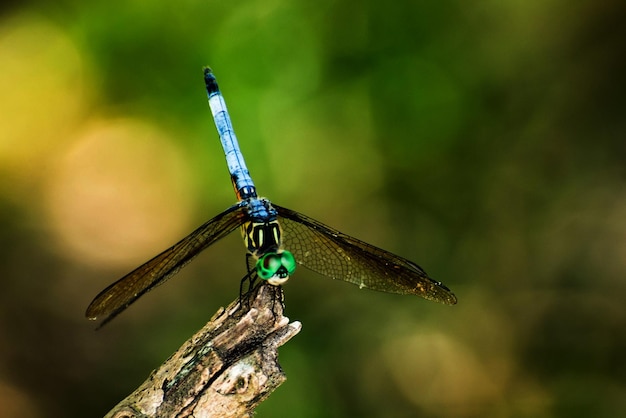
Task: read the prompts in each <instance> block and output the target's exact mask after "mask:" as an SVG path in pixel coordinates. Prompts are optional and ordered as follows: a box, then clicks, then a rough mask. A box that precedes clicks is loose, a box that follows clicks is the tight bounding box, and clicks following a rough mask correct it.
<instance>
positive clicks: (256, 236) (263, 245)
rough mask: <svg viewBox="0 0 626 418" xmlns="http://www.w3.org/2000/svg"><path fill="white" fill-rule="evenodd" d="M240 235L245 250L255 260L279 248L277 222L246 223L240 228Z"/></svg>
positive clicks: (279, 233) (278, 226)
mask: <svg viewBox="0 0 626 418" xmlns="http://www.w3.org/2000/svg"><path fill="white" fill-rule="evenodd" d="M241 235H242V236H243V241H244V244H245V246H246V249H247V250H248V252H249V253H250V254H252V255H253V256H254V257H256V258H261V257H262V256H263V255H265V254H267V253H270V252H274V253H275V252H277V251H278V249H279V248H280V245H281V241H280V237H281V231H280V225H279V224H278V221H276V220H274V221H267V222H253V221H250V222H246V223H245V224H243V225H242V226H241Z"/></svg>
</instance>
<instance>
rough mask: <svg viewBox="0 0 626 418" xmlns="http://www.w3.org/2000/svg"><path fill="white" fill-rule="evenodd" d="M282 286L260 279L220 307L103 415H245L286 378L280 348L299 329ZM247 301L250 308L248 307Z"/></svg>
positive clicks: (120, 417) (125, 417) (128, 417)
mask: <svg viewBox="0 0 626 418" xmlns="http://www.w3.org/2000/svg"><path fill="white" fill-rule="evenodd" d="M282 296H283V293H282V288H280V287H278V286H272V285H269V284H263V285H261V286H258V287H257V288H256V289H254V290H253V291H251V292H249V295H247V296H245V297H243V298H242V303H243V309H239V307H240V303H239V301H235V302H233V303H231V304H230V305H229V306H228V308H226V309H223V308H220V310H219V311H218V312H217V313H216V314H215V315H214V316H213V318H212V319H211V320H210V321H209V322H208V323H207V324H206V325H205V326H204V327H203V328H202V329H201V330H200V331H198V332H197V333H196V334H195V335H194V336H193V337H191V338H190V339H189V340H187V342H185V343H184V344H183V345H182V346H181V347H180V349H178V351H176V352H175V353H174V354H173V355H172V356H171V357H170V358H169V359H167V360H166V361H165V363H163V364H162V365H161V366H160V367H159V369H158V370H156V371H153V372H152V374H151V375H150V377H149V378H148V379H147V380H146V381H145V382H144V383H143V384H142V385H141V386H140V387H139V388H137V390H135V392H133V393H132V394H130V395H129V396H128V397H127V398H126V399H124V400H123V401H122V402H120V403H119V404H118V405H117V406H116V407H115V408H113V409H112V410H111V411H110V412H109V413H108V414H107V415H106V417H105V418H107V417H114V418H131V417H132V418H139V417H141V418H145V417H187V416H193V417H194V418H201V417H248V416H251V415H252V413H253V411H254V409H255V408H256V407H257V406H258V405H259V404H260V403H261V402H262V401H263V400H265V399H266V398H267V397H268V396H269V395H270V393H271V392H273V391H274V390H275V389H276V388H277V387H278V386H280V384H281V383H282V382H284V381H285V379H286V377H285V375H284V373H283V371H282V369H281V368H280V365H279V364H278V347H280V346H281V345H283V344H284V343H286V342H287V341H288V340H289V339H291V337H293V336H294V335H296V334H297V333H298V332H300V328H301V324H300V323H299V322H297V321H296V322H292V323H289V318H286V317H284V316H283V303H282ZM248 306H249V309H248Z"/></svg>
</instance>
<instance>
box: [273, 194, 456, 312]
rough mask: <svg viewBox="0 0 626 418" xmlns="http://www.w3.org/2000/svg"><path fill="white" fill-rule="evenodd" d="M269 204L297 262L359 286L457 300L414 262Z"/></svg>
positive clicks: (434, 299)
mask: <svg viewBox="0 0 626 418" xmlns="http://www.w3.org/2000/svg"><path fill="white" fill-rule="evenodd" d="M272 206H274V208H275V209H276V210H277V211H278V217H279V221H280V224H281V227H282V230H283V234H282V242H283V245H284V247H285V249H286V250H288V251H291V252H292V253H293V254H294V256H295V258H296V262H298V264H301V265H303V266H304V267H307V268H308V269H310V270H313V271H315V272H317V273H320V274H323V275H324V276H327V277H330V278H333V279H340V280H344V281H346V282H349V283H354V284H356V285H357V286H359V287H361V288H368V289H372V290H378V291H382V292H390V293H401V294H412V295H418V296H421V297H423V298H425V299H429V300H433V301H436V302H441V303H445V304H447V305H454V304H456V302H457V299H456V296H455V295H454V293H452V291H450V289H448V288H447V287H446V286H445V285H444V284H442V283H440V282H438V281H436V280H433V279H431V278H430V277H428V275H427V274H426V272H425V271H424V270H422V269H421V268H420V267H419V266H418V265H417V264H415V263H413V262H411V261H409V260H407V259H405V258H402V257H400V256H398V255H395V254H393V253H390V252H389V251H385V250H383V249H381V248H377V247H374V246H373V245H370V244H368V243H366V242H363V241H360V240H358V239H356V238H353V237H351V236H349V235H346V234H343V233H341V232H339V231H337V230H336V229H333V228H331V227H329V226H326V225H324V224H322V223H321V222H318V221H316V220H315V219H312V218H309V217H307V216H305V215H302V214H300V213H298V212H295V211H292V210H290V209H286V208H283V207H281V206H278V205H275V204H272Z"/></svg>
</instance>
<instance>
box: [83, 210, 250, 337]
mask: <svg viewBox="0 0 626 418" xmlns="http://www.w3.org/2000/svg"><path fill="white" fill-rule="evenodd" d="M244 209H245V205H243V204H241V203H239V204H236V205H234V206H231V207H230V208H228V209H227V210H225V211H224V212H222V213H220V214H219V215H217V216H216V217H215V218H213V219H211V220H210V221H208V222H206V223H205V224H204V225H202V226H200V227H199V228H198V229H196V230H195V231H193V232H192V233H191V234H189V235H188V236H186V237H185V238H183V239H182V240H181V241H179V242H178V243H176V244H174V245H173V246H172V247H170V248H168V249H167V250H165V251H163V252H162V253H161V254H159V255H157V256H156V257H154V258H153V259H151V260H150V261H148V262H146V263H145V264H143V265H141V266H139V267H137V268H136V269H135V270H133V271H131V272H130V273H128V274H127V275H126V276H124V277H122V278H121V279H119V280H118V281H116V282H115V283H113V284H112V285H110V286H109V287H107V288H106V289H104V290H103V291H102V292H100V294H98V296H96V297H95V299H94V300H93V301H92V302H91V304H90V305H89V307H88V308H87V312H86V313H85V315H86V316H87V318H89V319H97V318H101V317H103V316H105V315H107V317H106V318H105V320H104V321H103V322H102V323H101V324H100V326H102V325H104V324H105V323H107V322H109V321H110V320H111V319H113V318H114V317H115V316H116V315H118V314H119V313H120V312H122V311H123V310H124V309H126V308H127V307H128V306H129V305H130V304H131V303H133V302H134V301H135V300H137V299H138V298H139V297H140V296H142V295H143V294H144V293H146V292H148V291H149V290H151V289H153V288H154V287H155V286H157V285H159V284H161V283H163V282H165V281H166V280H167V279H169V278H170V277H171V276H173V275H174V274H176V273H177V272H178V271H179V270H180V269H181V268H182V267H183V266H185V265H186V264H187V263H188V262H190V261H191V259H193V258H194V257H195V256H196V255H198V253H200V252H201V251H202V250H204V249H205V248H207V247H208V246H210V245H211V244H213V243H214V242H216V241H218V240H219V239H221V238H223V237H225V236H226V235H228V234H230V233H231V232H232V231H233V230H235V229H236V228H237V227H239V226H240V225H241V224H242V223H243V222H244V218H245V216H246V212H245V210H244Z"/></svg>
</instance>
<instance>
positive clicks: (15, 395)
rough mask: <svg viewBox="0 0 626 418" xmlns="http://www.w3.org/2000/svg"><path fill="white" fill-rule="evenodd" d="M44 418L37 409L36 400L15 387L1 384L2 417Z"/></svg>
mask: <svg viewBox="0 0 626 418" xmlns="http://www.w3.org/2000/svg"><path fill="white" fill-rule="evenodd" d="M40 416H42V415H41V414H40V413H39V411H37V410H36V409H35V402H34V399H30V398H29V397H28V396H27V395H26V394H24V393H22V392H20V391H19V390H17V389H16V388H15V387H13V386H9V385H8V384H6V383H3V382H0V417H21V418H35V417H40Z"/></svg>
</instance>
